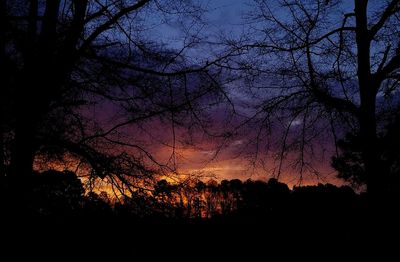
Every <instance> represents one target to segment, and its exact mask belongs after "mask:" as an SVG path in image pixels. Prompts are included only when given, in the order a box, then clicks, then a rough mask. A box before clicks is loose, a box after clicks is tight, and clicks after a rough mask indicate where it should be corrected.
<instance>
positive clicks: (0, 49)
mask: <svg viewBox="0 0 400 262" xmlns="http://www.w3.org/2000/svg"><path fill="white" fill-rule="evenodd" d="M0 1H1V2H0V74H1V77H0V81H1V83H2V84H3V85H7V81H6V79H5V75H4V72H5V57H6V56H5V52H6V50H5V48H6V43H5V41H6V40H5V27H6V19H5V17H6V1H5V0H0ZM6 88H7V87H6ZM4 89H5V88H4V86H3V87H2V88H1V89H0V99H1V100H0V103H1V105H0V181H2V178H3V176H4V175H5V163H4V128H3V126H4V124H5V119H4V116H5V115H4V110H5V108H4V101H3V99H4V98H3V97H4V93H3V92H4ZM0 186H1V185H0Z"/></svg>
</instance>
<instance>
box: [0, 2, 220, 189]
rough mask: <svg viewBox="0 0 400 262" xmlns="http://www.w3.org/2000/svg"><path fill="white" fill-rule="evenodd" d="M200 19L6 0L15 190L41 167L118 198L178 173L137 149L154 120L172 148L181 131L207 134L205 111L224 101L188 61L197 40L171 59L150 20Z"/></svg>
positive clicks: (134, 8)
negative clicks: (68, 164) (77, 175)
mask: <svg viewBox="0 0 400 262" xmlns="http://www.w3.org/2000/svg"><path fill="white" fill-rule="evenodd" d="M202 11H203V9H202V7H201V6H199V5H196V4H194V3H192V2H191V1H162V2H160V1H154V0H138V1H123V0H118V1H111V2H110V1H88V0H66V1H64V0H54V1H53V0H48V1H39V0H29V1H28V0H21V1H7V0H4V1H1V7H0V12H1V28H0V29H1V30H0V31H1V35H0V49H1V50H0V61H1V62H0V63H1V69H2V70H1V73H2V75H1V83H2V88H1V100H2V101H1V115H0V146H1V150H0V173H1V174H3V173H4V172H5V170H7V173H8V176H7V177H8V178H9V180H10V181H11V183H10V185H11V186H12V187H14V188H18V189H19V190H21V192H27V191H28V189H26V187H29V185H26V183H27V181H28V180H27V179H26V177H28V176H30V175H31V174H32V170H33V166H34V163H35V164H36V161H38V160H41V162H42V163H43V162H44V163H45V165H46V163H47V164H48V163H49V162H52V161H54V160H72V162H74V163H75V166H76V165H78V166H83V167H84V169H85V170H89V171H88V172H89V173H90V175H93V176H97V177H100V178H102V179H103V178H106V179H108V182H109V183H112V184H113V185H114V187H116V188H118V189H117V190H118V191H121V192H120V193H123V191H126V190H130V191H131V193H132V192H133V191H134V190H136V189H137V187H138V181H141V182H143V181H144V180H147V181H146V182H145V183H142V184H146V185H148V184H151V182H154V180H153V179H152V176H153V175H154V173H155V172H154V170H155V169H168V170H171V169H174V167H173V164H172V163H171V162H169V163H167V164H164V163H160V162H159V161H158V160H157V159H155V157H154V155H153V154H152V153H151V152H150V150H149V149H148V148H146V147H145V146H144V145H143V144H141V143H140V142H137V141H143V140H145V139H144V138H143V136H149V137H150V136H152V134H150V131H154V128H149V127H148V126H145V125H151V124H154V122H157V121H158V123H159V124H160V125H161V124H162V125H164V126H165V125H168V127H169V128H171V130H173V131H171V137H173V138H171V139H172V140H173V141H174V142H173V143H172V144H171V143H170V142H169V141H168V142H165V143H166V144H171V145H170V146H171V148H174V149H175V147H176V142H175V141H176V139H175V136H176V132H175V131H176V129H177V128H179V127H182V126H190V128H191V129H193V128H197V127H198V128H199V129H203V130H205V128H206V125H205V124H204V122H203V120H204V121H205V119H206V118H205V117H203V116H204V112H205V110H204V109H205V108H207V107H209V106H210V105H211V104H213V102H211V100H212V101H217V100H220V98H221V96H220V95H219V94H217V93H218V92H215V91H216V90H219V86H218V84H217V83H216V82H215V79H214V76H215V74H214V73H216V71H214V72H211V71H210V70H208V68H209V67H210V66H212V63H209V62H205V63H204V64H202V65H201V64H192V63H190V62H188V61H187V59H186V58H185V52H186V50H187V49H189V48H191V47H194V46H195V45H196V43H197V42H198V39H199V38H198V37H199V35H196V36H192V35H191V34H189V33H188V35H187V37H186V41H184V46H183V47H182V49H181V50H171V49H168V48H166V47H165V45H164V44H163V43H162V41H160V42H154V41H153V40H151V39H149V37H148V35H146V32H147V31H149V34H150V29H149V28H150V27H151V26H147V25H146V23H144V22H143V20H144V18H146V16H147V15H148V14H149V13H154V12H158V13H159V14H160V17H161V16H163V19H164V20H168V19H171V16H172V17H175V18H176V19H177V20H179V17H178V16H185V19H184V20H182V23H185V22H184V21H188V20H192V22H194V21H195V20H196V21H200V17H201V13H202ZM147 17H148V16H147ZM190 18H191V19H190ZM151 22H152V21H151ZM192 25H193V26H194V25H195V24H194V23H193V24H192ZM143 32H145V33H143ZM150 38H151V37H150ZM3 69H6V70H3ZM3 87H4V88H3ZM3 95H4V96H3ZM205 97H208V99H207V103H203V102H204V98H205ZM3 100H4V101H6V103H3ZM6 112H7V114H6ZM93 112H94V113H93ZM8 113H9V114H8ZM5 115H7V116H9V117H8V118H7V119H6V117H5ZM109 118H112V119H113V121H111V122H110V121H107V120H106V119H109ZM189 122H191V123H192V125H188V123H189ZM128 129H129V131H128ZM5 136H6V137H7V139H5ZM171 139H169V140H171ZM4 152H7V154H6V155H5V154H4ZM174 152H175V151H174V150H173V152H172V154H173V153H174ZM5 156H7V157H5ZM5 165H6V166H7V168H5ZM111 177H112V178H111ZM90 181H92V180H90ZM126 187H129V189H127V188H126Z"/></svg>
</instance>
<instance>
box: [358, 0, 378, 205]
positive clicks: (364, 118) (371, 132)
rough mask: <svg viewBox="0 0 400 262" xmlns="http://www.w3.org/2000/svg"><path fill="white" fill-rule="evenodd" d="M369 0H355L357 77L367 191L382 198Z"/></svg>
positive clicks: (372, 195)
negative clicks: (372, 71)
mask: <svg viewBox="0 0 400 262" xmlns="http://www.w3.org/2000/svg"><path fill="white" fill-rule="evenodd" d="M367 7H368V0H355V14H356V42H357V64H358V69H357V76H358V84H359V90H360V112H359V125H360V136H361V141H362V158H363V162H364V168H365V173H366V181H367V192H368V194H369V195H370V196H371V198H375V197H378V196H379V195H380V194H381V193H382V190H383V187H382V184H383V183H382V180H383V178H382V177H381V176H380V160H379V159H380V157H379V153H378V149H377V144H378V141H377V140H378V139H377V133H376V108H375V106H376V94H377V90H378V88H379V86H377V85H379V84H378V83H375V81H374V79H373V78H372V75H371V61H370V48H371V40H372V39H371V37H370V32H369V30H368V21H367Z"/></svg>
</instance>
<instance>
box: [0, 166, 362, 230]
mask: <svg viewBox="0 0 400 262" xmlns="http://www.w3.org/2000/svg"><path fill="white" fill-rule="evenodd" d="M30 179H31V183H30V184H31V185H32V188H33V189H32V194H31V195H30V196H31V199H30V200H29V202H28V203H27V205H28V208H29V212H30V213H29V215H30V217H32V218H35V217H37V218H39V219H43V218H44V219H45V218H52V219H54V218H58V219H61V220H64V221H68V220H70V219H71V221H72V222H74V221H79V220H80V219H91V218H96V219H99V220H103V219H129V220H127V221H132V222H134V221H137V222H146V221H147V222H152V221H153V222H163V221H164V222H167V221H170V222H174V221H185V222H188V223H190V222H191V221H193V222H196V221H198V222H201V221H203V222H206V221H211V222H213V221H215V222H218V221H220V220H221V219H224V220H228V221H229V220H231V221H236V222H247V219H251V218H256V219H261V220H259V221H260V222H261V221H262V219H267V220H265V222H268V218H270V219H271V218H275V217H278V218H279V217H285V216H293V217H300V216H301V215H307V216H312V215H316V216H318V217H320V218H322V217H321V216H320V215H321V214H332V215H335V216H336V215H339V216H341V215H345V214H346V215H347V216H351V215H354V214H355V213H356V212H358V211H362V203H363V202H362V201H363V200H362V197H361V196H359V195H357V194H355V193H354V191H353V190H352V189H351V188H350V187H348V186H342V187H337V186H334V185H331V184H325V185H323V184H318V185H315V186H295V187H294V188H293V189H292V190H290V189H289V187H288V186H287V185H286V184H284V183H281V182H278V181H277V180H276V179H274V178H271V179H270V180H269V181H268V182H263V181H253V180H246V181H244V182H242V181H241V180H238V179H233V180H222V181H221V182H219V183H218V182H217V181H215V180H209V181H208V182H203V181H201V180H197V179H192V180H190V181H186V182H184V183H182V184H180V183H170V182H167V181H166V180H160V181H158V182H157V183H156V184H155V185H154V187H153V188H152V189H151V190H149V191H147V192H146V193H143V194H133V195H130V196H128V195H126V196H123V197H121V198H119V199H117V198H115V197H114V196H113V194H112V193H111V192H105V191H102V192H99V191H97V192H94V191H92V192H85V190H84V185H83V183H82V182H81V180H80V179H78V177H77V176H76V174H74V173H72V172H70V171H64V172H59V171H54V170H50V171H44V172H41V173H36V174H35V176H32V177H30ZM17 194H18V192H14V193H13V196H15V197H16V196H17ZM3 207H4V206H3ZM18 208H23V206H19V207H18ZM6 217H7V215H6ZM74 219H75V220H74ZM121 221H125V220H121Z"/></svg>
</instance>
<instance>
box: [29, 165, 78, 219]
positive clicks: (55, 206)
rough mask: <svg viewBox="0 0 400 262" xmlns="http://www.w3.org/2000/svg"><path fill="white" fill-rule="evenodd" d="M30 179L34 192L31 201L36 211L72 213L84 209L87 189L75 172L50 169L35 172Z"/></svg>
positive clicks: (57, 213)
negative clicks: (84, 196)
mask: <svg viewBox="0 0 400 262" xmlns="http://www.w3.org/2000/svg"><path fill="white" fill-rule="evenodd" d="M30 180H31V185H32V194H31V199H29V202H30V207H31V208H32V211H33V212H34V213H37V214H40V215H71V214H77V213H78V212H79V211H80V210H81V209H82V204H83V199H84V198H83V195H84V192H85V190H84V188H83V185H82V182H81V181H80V179H79V178H78V177H77V176H76V174H75V173H73V172H70V171H63V172H59V171H55V170H48V171H44V172H42V173H34V174H33V175H32V176H31V179H30Z"/></svg>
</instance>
